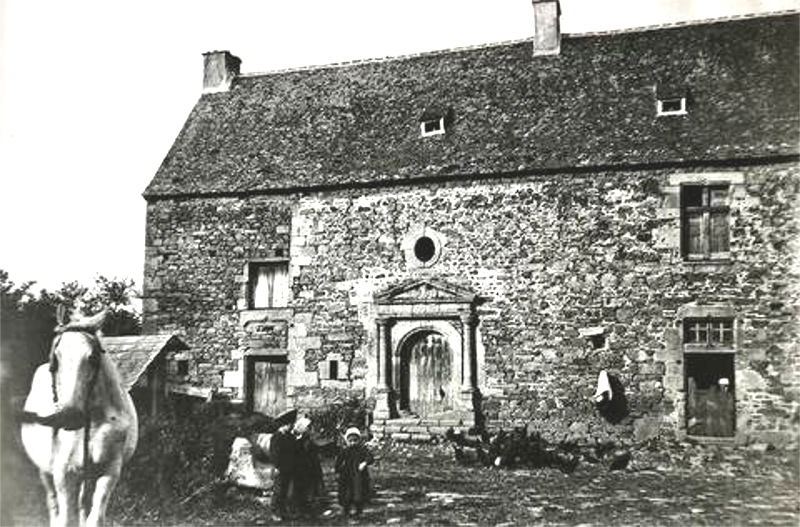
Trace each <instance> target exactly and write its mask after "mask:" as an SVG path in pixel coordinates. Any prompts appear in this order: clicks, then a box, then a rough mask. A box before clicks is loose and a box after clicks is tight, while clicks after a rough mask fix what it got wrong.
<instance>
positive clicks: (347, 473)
mask: <svg viewBox="0 0 800 527" xmlns="http://www.w3.org/2000/svg"><path fill="white" fill-rule="evenodd" d="M344 440H345V447H344V449H343V450H342V451H341V452H340V453H339V455H338V456H336V476H337V477H336V480H337V483H338V487H339V489H338V490H339V504H340V505H341V506H342V507H343V508H344V513H345V514H346V515H348V516H349V515H350V510H351V508H352V507H354V506H355V509H356V514H357V515H358V514H361V512H362V511H363V510H364V504H365V503H366V502H367V500H368V499H369V493H370V482H369V471H368V470H367V465H371V464H372V462H373V457H372V454H371V453H370V451H369V450H368V449H367V447H366V446H365V445H364V444H363V443H362V442H361V432H359V430H358V428H348V429H347V432H345V434H344Z"/></svg>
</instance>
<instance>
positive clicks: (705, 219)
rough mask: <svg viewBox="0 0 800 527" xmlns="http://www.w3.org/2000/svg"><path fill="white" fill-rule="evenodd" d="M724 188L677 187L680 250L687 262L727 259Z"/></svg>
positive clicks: (726, 218) (726, 206)
mask: <svg viewBox="0 0 800 527" xmlns="http://www.w3.org/2000/svg"><path fill="white" fill-rule="evenodd" d="M728 192H729V187H728V185H686V186H683V187H681V230H682V233H681V234H682V236H681V250H682V253H683V256H684V258H686V259H689V260H696V259H714V258H724V257H727V256H728V253H729V250H730V246H729V245H730V243H729V242H730V239H729V232H728V231H729V227H728V216H729V215H730V207H729V205H728Z"/></svg>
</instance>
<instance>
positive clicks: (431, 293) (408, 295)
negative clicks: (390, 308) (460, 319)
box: [375, 278, 476, 305]
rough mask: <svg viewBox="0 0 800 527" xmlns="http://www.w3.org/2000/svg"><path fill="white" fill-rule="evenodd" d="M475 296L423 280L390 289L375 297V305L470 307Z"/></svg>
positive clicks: (438, 282) (426, 279)
mask: <svg viewBox="0 0 800 527" xmlns="http://www.w3.org/2000/svg"><path fill="white" fill-rule="evenodd" d="M475 298H476V295H475V294H474V293H472V292H471V291H468V290H466V289H464V288H463V287H460V286H456V285H453V284H448V283H447V282H444V281H442V280H436V279H431V278H425V279H420V280H413V281H411V282H406V283H404V284H400V285H398V286H395V287H392V288H390V289H388V290H386V291H384V292H383V293H379V294H377V295H375V303H376V304H379V305H381V304H384V305H386V304H389V305H397V304H429V303H434V304H466V305H472V303H473V302H474V301H475Z"/></svg>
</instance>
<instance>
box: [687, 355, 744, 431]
mask: <svg viewBox="0 0 800 527" xmlns="http://www.w3.org/2000/svg"><path fill="white" fill-rule="evenodd" d="M684 357H685V368H686V369H685V371H686V432H687V434H688V435H690V436H699V437H732V436H733V435H734V434H735V432H736V404H735V403H736V395H735V394H736V386H735V375H734V354H732V353H687V354H686V355H685V356H684Z"/></svg>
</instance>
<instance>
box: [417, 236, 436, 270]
mask: <svg viewBox="0 0 800 527" xmlns="http://www.w3.org/2000/svg"><path fill="white" fill-rule="evenodd" d="M414 256H416V257H417V260H419V261H420V262H422V263H428V262H430V261H431V260H433V257H434V256H436V244H435V243H434V242H433V240H432V239H430V238H429V237H427V236H423V237H422V238H420V239H419V240H417V243H415V244H414Z"/></svg>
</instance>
